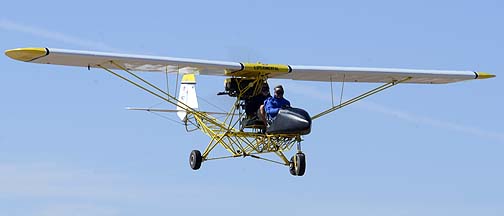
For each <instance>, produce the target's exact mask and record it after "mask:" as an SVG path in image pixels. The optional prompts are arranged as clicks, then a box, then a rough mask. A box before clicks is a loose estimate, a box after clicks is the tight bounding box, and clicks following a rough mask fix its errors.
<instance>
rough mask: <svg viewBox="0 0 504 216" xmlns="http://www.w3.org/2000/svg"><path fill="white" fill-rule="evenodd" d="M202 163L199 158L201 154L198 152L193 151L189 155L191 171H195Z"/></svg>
mask: <svg viewBox="0 0 504 216" xmlns="http://www.w3.org/2000/svg"><path fill="white" fill-rule="evenodd" d="M202 161H203V157H201V152H200V151H198V150H193V151H192V152H191V155H190V156H189V165H191V169H193V170H197V169H199V168H200V167H201V162H202Z"/></svg>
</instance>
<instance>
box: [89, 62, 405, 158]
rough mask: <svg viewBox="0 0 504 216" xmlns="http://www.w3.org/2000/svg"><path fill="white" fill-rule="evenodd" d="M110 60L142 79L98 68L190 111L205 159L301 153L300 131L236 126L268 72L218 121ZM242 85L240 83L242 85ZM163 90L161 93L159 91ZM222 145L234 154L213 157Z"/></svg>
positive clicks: (237, 99)
mask: <svg viewBox="0 0 504 216" xmlns="http://www.w3.org/2000/svg"><path fill="white" fill-rule="evenodd" d="M107 63H110V64H111V65H113V66H115V67H117V68H119V69H121V70H123V71H125V72H126V73H128V74H129V75H130V76H132V77H133V78H134V79H136V80H138V81H140V82H135V81H134V80H133V78H128V77H126V76H123V75H121V74H119V73H116V72H114V71H113V70H111V69H109V68H107V67H105V66H103V65H96V66H97V67H100V68H102V69H104V70H105V71H107V72H109V73H111V74H113V75H114V76H117V77H119V78H121V79H122V80H125V81H127V82H128V83H130V84H132V85H134V86H136V87H138V88H140V89H142V90H144V91H146V92H148V93H150V94H152V95H154V96H156V97H158V98H160V99H162V100H164V101H166V102H168V103H170V104H172V105H175V106H177V107H179V108H181V109H183V110H184V111H185V112H186V113H187V120H186V121H185V124H186V127H187V124H188V123H191V124H192V125H194V126H196V128H197V129H199V130H201V131H202V132H203V133H204V134H206V135H207V136H208V137H210V142H209V143H208V145H207V146H206V148H205V150H204V151H203V154H202V157H203V160H204V161H207V160H217V159H224V158H232V157H247V156H250V157H252V158H256V159H262V160H265V161H268V162H273V163H277V164H282V165H286V166H289V165H290V161H289V160H288V159H287V157H286V156H285V154H284V152H285V151H289V150H290V149H291V148H292V147H293V146H294V145H295V144H297V150H298V152H301V141H302V138H301V135H299V134H274V135H269V134H264V133H260V132H259V131H258V130H257V129H252V131H247V132H244V131H243V130H239V129H236V126H237V125H238V124H239V123H240V122H241V118H242V117H243V116H242V115H243V114H242V113H240V109H239V106H240V100H241V98H242V96H243V94H244V93H245V92H246V91H247V90H249V89H250V88H252V87H255V89H254V92H255V93H258V92H259V91H261V86H260V85H257V83H258V82H264V81H266V80H267V78H268V77H267V73H266V72H258V73H257V74H258V75H257V76H256V77H254V81H253V82H252V83H251V84H250V85H248V86H246V87H245V88H244V89H240V92H241V93H240V94H239V95H237V98H236V102H235V103H234V104H233V106H232V107H231V109H230V111H229V112H228V114H227V116H226V117H225V119H224V120H223V121H220V120H218V119H217V118H215V117H213V116H211V115H209V114H208V113H205V112H200V111H198V110H195V109H193V108H191V107H189V106H188V105H187V104H185V103H183V102H181V101H179V100H178V99H177V98H176V97H174V96H173V95H170V94H169V93H168V92H166V91H164V90H162V89H160V88H159V87H157V86H155V85H153V84H152V83H150V82H148V81H147V80H145V79H143V78H141V77H140V76H138V75H136V74H135V73H133V72H131V71H130V70H128V69H127V68H125V67H123V66H121V65H120V64H118V63H116V62H114V61H110V62H107ZM409 79H411V78H406V79H403V80H400V81H392V82H389V83H387V84H385V85H382V86H380V87H378V88H375V89H373V90H371V91H368V92H366V93H364V94H362V95H359V96H357V97H355V98H353V99H350V100H348V101H346V102H344V103H342V104H340V105H337V106H333V107H331V108H329V109H328V110H326V111H323V112H321V113H319V114H317V115H315V116H313V117H312V119H317V118H319V117H321V116H323V115H326V114H328V113H330V112H333V111H335V110H337V109H340V108H342V107H344V106H347V105H350V104H352V103H354V102H356V101H358V100H361V99H363V98H366V97H368V96H370V95H372V94H375V93H378V92H380V91H382V90H385V89H387V88H390V87H392V86H394V85H396V84H399V83H401V82H405V81H407V80H409ZM238 86H240V85H238ZM156 91H157V92H159V93H157V92H156ZM235 115H238V116H239V117H238V118H235V117H234V116H235ZM219 145H220V146H222V147H223V148H224V149H225V150H227V151H228V152H229V153H230V155H227V156H219V157H213V158H211V157H209V155H210V153H211V152H212V151H213V150H214V149H215V148H216V147H217V146H219ZM264 153H274V154H275V155H277V156H278V157H279V158H280V160H281V161H280V162H279V161H274V160H271V159H267V158H263V157H260V156H259V155H260V154H264Z"/></svg>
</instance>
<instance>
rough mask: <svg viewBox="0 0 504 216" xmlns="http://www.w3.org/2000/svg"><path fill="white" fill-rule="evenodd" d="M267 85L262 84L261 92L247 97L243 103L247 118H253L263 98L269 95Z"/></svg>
mask: <svg viewBox="0 0 504 216" xmlns="http://www.w3.org/2000/svg"><path fill="white" fill-rule="evenodd" d="M269 90H270V89H269V86H268V84H267V83H265V84H263V86H262V89H261V93H259V94H258V95H256V96H254V97H252V98H250V99H248V100H247V101H246V104H245V113H246V114H247V117H248V118H250V119H251V118H254V117H256V116H257V115H258V113H259V112H258V110H259V109H260V107H261V106H262V105H263V104H264V100H266V99H268V98H269V97H271V94H270V91H269Z"/></svg>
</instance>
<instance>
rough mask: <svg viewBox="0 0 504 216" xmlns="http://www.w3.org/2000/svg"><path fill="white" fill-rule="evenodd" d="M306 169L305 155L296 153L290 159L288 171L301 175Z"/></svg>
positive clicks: (294, 174)
mask: <svg viewBox="0 0 504 216" xmlns="http://www.w3.org/2000/svg"><path fill="white" fill-rule="evenodd" d="M305 170H306V157H305V154H304V153H301V152H300V153H297V154H295V155H294V156H292V157H291V159H290V164H289V172H290V174H292V175H293V176H303V175H304V173H305Z"/></svg>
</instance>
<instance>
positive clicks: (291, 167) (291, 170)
mask: <svg viewBox="0 0 504 216" xmlns="http://www.w3.org/2000/svg"><path fill="white" fill-rule="evenodd" d="M289 172H290V174H291V175H293V176H296V168H295V167H294V156H292V157H291V159H290V163H289Z"/></svg>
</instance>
